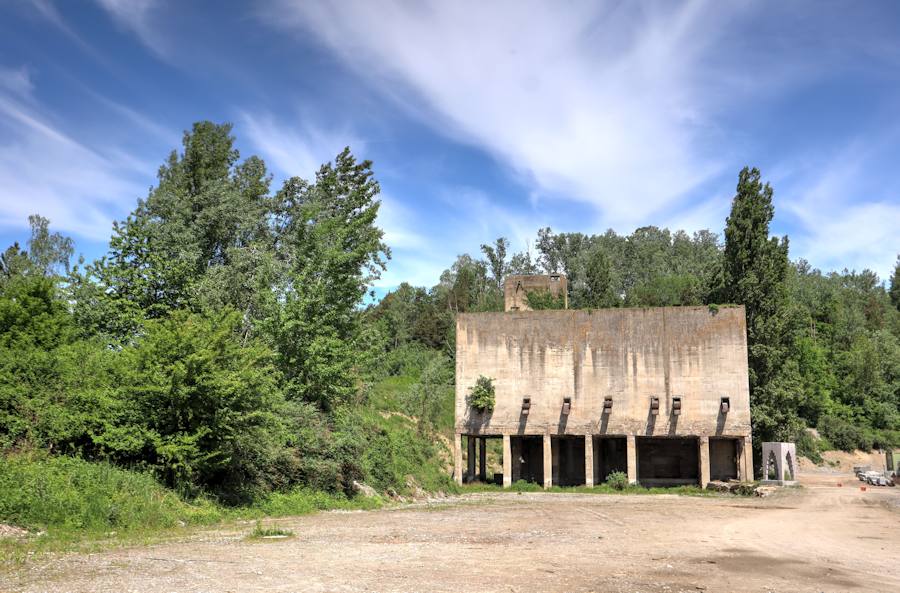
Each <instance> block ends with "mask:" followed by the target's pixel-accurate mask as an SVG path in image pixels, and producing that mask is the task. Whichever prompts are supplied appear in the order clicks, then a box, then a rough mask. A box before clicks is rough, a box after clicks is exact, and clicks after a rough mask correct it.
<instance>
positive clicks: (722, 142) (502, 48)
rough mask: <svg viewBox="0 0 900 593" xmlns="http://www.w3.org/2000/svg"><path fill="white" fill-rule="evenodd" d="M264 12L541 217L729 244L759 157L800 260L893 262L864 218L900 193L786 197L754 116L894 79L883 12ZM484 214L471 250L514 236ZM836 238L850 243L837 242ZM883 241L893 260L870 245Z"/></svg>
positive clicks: (895, 48) (899, 50) (271, 7)
mask: <svg viewBox="0 0 900 593" xmlns="http://www.w3.org/2000/svg"><path fill="white" fill-rule="evenodd" d="M266 6H267V9H266V11H265V12H264V13H263V18H264V19H265V20H266V21H267V22H268V23H269V24H270V25H271V26H274V27H279V28H282V29H284V30H288V31H296V32H298V33H299V34H301V35H303V36H304V38H308V37H309V36H313V38H315V39H318V40H319V41H320V42H321V43H322V45H324V46H325V47H327V48H329V49H330V50H331V51H332V52H333V53H334V54H335V55H336V56H339V58H340V59H341V60H342V61H343V62H344V63H345V64H347V65H348V66H349V67H350V68H352V69H353V70H354V71H356V72H357V73H358V74H359V76H360V77H361V78H362V79H364V80H366V81H367V82H368V83H369V84H370V85H372V86H373V87H374V88H377V89H379V90H380V91H381V92H383V94H385V95H386V96H389V97H392V98H393V99H395V100H396V101H397V102H398V104H400V105H401V106H402V107H403V108H405V109H406V110H407V112H408V113H410V114H412V115H414V116H415V117H418V118H420V119H421V120H422V121H425V122H427V123H429V124H430V125H432V126H433V127H434V129H436V130H438V131H439V132H440V133H442V134H444V135H446V136H448V137H450V138H452V139H454V140H458V141H463V142H466V143H469V144H471V145H474V146H477V147H479V148H481V149H482V150H484V151H486V152H488V153H489V154H491V155H493V157H494V158H495V159H496V160H497V162H498V163H500V164H501V166H502V167H504V168H507V170H509V171H511V172H512V174H513V175H514V176H516V177H517V178H518V180H519V181H520V182H521V183H522V185H523V186H525V187H526V188H527V189H528V190H529V191H530V192H531V195H532V196H534V199H533V200H532V204H531V207H532V209H535V208H539V207H540V206H542V205H543V206H544V207H545V208H546V206H547V205H548V204H551V203H556V204H559V203H561V202H558V201H556V200H560V199H563V200H564V199H566V198H569V199H574V200H577V201H581V202H584V203H586V204H589V205H592V206H593V207H595V208H596V210H597V212H598V215H597V218H598V219H599V220H601V221H602V226H603V227H604V228H605V227H607V226H609V227H613V228H615V229H617V230H619V231H621V232H630V230H632V229H633V228H635V227H636V226H642V225H645V224H657V225H658V226H669V227H670V228H672V229H675V228H682V227H683V228H687V229H688V230H697V229H700V228H712V229H713V230H718V229H721V228H722V227H723V226H724V219H725V216H727V213H728V206H729V203H730V198H731V195H732V192H733V188H734V181H735V180H736V173H737V170H738V169H739V168H740V167H742V166H743V165H744V164H745V162H746V161H747V160H750V161H751V163H759V162H760V160H759V159H760V157H763V156H764V157H765V158H764V159H763V160H768V161H769V162H770V163H774V166H775V168H780V169H782V170H783V172H784V173H785V177H784V184H783V185H780V186H779V187H781V192H780V196H781V197H785V196H787V197H788V200H787V201H786V202H784V203H785V204H793V205H792V206H789V208H788V209H787V211H790V212H793V213H794V216H795V220H796V221H798V222H799V224H800V227H799V228H798V229H797V230H798V233H797V234H798V235H799V236H797V237H795V236H794V233H793V232H792V239H793V243H792V245H795V246H797V247H799V248H800V249H795V250H792V251H794V252H796V251H801V250H807V249H809V250H819V249H821V253H822V254H823V257H829V258H832V259H831V260H830V262H832V263H837V262H839V261H845V259H844V258H842V257H840V256H841V254H846V257H847V259H846V261H855V259H854V258H856V257H857V256H855V255H853V254H859V255H858V259H859V261H863V260H865V259H866V258H869V260H872V259H875V260H877V261H887V260H888V259H890V260H891V261H893V257H894V255H893V251H892V250H894V249H896V243H897V241H896V235H895V234H893V235H892V234H891V231H890V229H889V225H884V224H882V221H872V220H870V219H872V218H873V217H876V216H886V215H889V214H892V213H893V212H894V210H895V208H896V203H897V197H896V196H887V195H886V194H880V195H882V198H875V197H870V198H869V199H868V200H867V202H866V203H859V200H857V201H856V202H855V203H854V200H853V199H848V198H847V196H852V195H854V194H853V192H852V191H849V190H850V185H851V184H852V183H853V179H850V180H849V181H848V185H847V186H846V187H845V190H847V191H849V193H845V194H844V199H842V200H838V201H835V202H833V203H827V204H826V203H823V202H822V201H818V202H815V203H812V202H810V200H809V199H805V200H804V199H800V198H799V197H798V196H799V195H803V194H802V192H801V193H800V194H791V190H790V189H788V191H787V192H785V191H784V189H785V187H788V188H791V187H800V186H801V180H800V179H799V176H798V174H797V172H796V171H795V170H792V169H793V167H792V166H791V165H792V164H793V163H791V161H795V160H797V159H802V158H804V156H805V155H802V154H798V153H797V152H793V153H792V152H787V151H786V152H783V153H780V154H777V155H771V154H769V151H768V150H767V147H768V146H769V144H767V143H766V141H765V140H764V139H762V138H760V137H759V136H758V131H757V130H754V129H751V128H750V127H748V126H751V127H752V125H753V124H748V123H747V121H752V120H747V119H746V118H745V115H746V114H752V116H753V117H754V118H756V121H764V120H765V118H766V113H767V111H766V110H767V109H769V110H771V109H773V106H774V104H775V103H777V101H779V100H784V99H786V98H787V97H789V96H791V94H792V93H796V92H797V91H798V89H802V88H808V86H809V85H810V84H814V83H815V82H816V81H819V80H832V81H833V80H837V79H838V78H836V77H838V76H839V74H837V73H838V72H841V71H843V72H852V73H856V74H858V73H859V72H861V71H862V70H865V72H866V73H867V75H872V76H876V77H879V76H880V77H882V78H883V77H884V76H889V75H890V72H895V71H896V70H895V68H893V69H892V68H891V66H896V64H897V61H898V55H900V43H897V42H896V37H895V36H892V35H893V34H892V33H891V27H889V26H887V25H886V24H885V20H886V19H884V18H883V17H882V16H881V15H880V14H879V13H878V11H875V10H869V9H862V10H860V11H854V13H853V14H852V15H850V14H847V11H846V10H844V9H842V8H841V5H840V4H839V3H838V4H834V3H827V2H826V3H824V4H821V5H816V7H815V8H816V10H813V7H812V6H810V5H809V4H801V5H779V4H777V3H774V2H738V3H721V2H713V1H707V0H685V1H681V2H665V3H660V2H640V1H637V2H628V3H621V2H578V1H573V2H566V3H565V4H563V5H560V4H559V3H547V2H540V1H536V0H524V1H521V0H520V1H513V0H499V1H496V2H490V3H484V2H475V1H472V2H438V1H435V2H422V3H413V4H411V3H408V2H404V1H402V0H388V1H386V2H379V3H372V2H365V1H364V0H347V1H343V2H330V1H326V0H269V2H268V4H267V5H266ZM785 133H790V132H789V131H787V130H785ZM833 141H835V142H838V143H841V142H843V141H844V139H833ZM797 144H800V145H802V144H803V143H802V142H798V143H797ZM804 147H805V148H807V149H808V148H809V147H808V146H804ZM763 150H765V151H766V152H764V153H763V152H761V151H763ZM832 150H833V147H832ZM785 161H786V162H787V163H788V164H787V165H784V166H782V164H781V163H782V162H785ZM736 163H739V164H738V165H736ZM732 169H734V170H732ZM864 174H865V173H864V172H862V171H857V172H856V173H854V174H853V176H852V177H854V179H855V180H856V181H857V182H858V179H859V175H864ZM551 200H552V201H551ZM475 203H484V204H490V203H491V200H490V199H489V198H485V199H484V201H483V202H481V201H479V200H475ZM562 203H564V202H562ZM485 208H487V209H491V208H493V209H494V210H495V211H494V212H492V213H490V216H491V218H489V220H490V222H488V223H485V225H482V226H485V227H489V228H481V229H479V232H478V233H474V232H473V234H472V237H471V243H469V245H468V247H467V249H468V250H472V246H473V245H478V244H480V243H481V242H484V241H485V237H487V236H497V235H498V234H501V233H503V234H507V232H509V234H513V233H512V232H510V231H512V229H506V230H503V226H504V225H503V224H502V223H498V221H499V220H503V219H504V218H507V217H509V216H510V214H511V212H513V210H512V209H510V208H500V207H498V206H496V205H491V206H485ZM791 208H793V210H791ZM532 214H533V213H532ZM848 221H854V223H855V224H860V225H862V224H866V221H869V222H871V223H873V224H869V225H868V226H869V227H870V228H871V229H872V232H873V233H874V234H870V233H869V232H855V233H854V232H851V231H852V230H853V228H856V227H853V226H852V224H850V223H848ZM534 222H538V224H537V225H534V224H533V223H534ZM592 222H593V221H592ZM523 223H524V224H525V225H528V227H527V230H524V231H523V234H525V235H527V234H530V233H533V232H534V230H535V229H536V228H537V227H539V226H546V225H544V224H542V223H540V221H539V220H538V217H537V216H533V215H529V216H527V217H525V218H523ZM470 228H471V227H470ZM573 230H576V229H573ZM581 230H584V229H581ZM498 231H499V232H498ZM832 233H838V234H840V235H841V236H842V237H845V239H844V240H834V237H832V239H831V240H828V239H826V237H827V235H828V234H832ZM876 236H877V237H878V238H879V239H880V240H883V243H882V242H880V245H884V246H885V247H884V249H883V251H885V253H881V252H880V251H881V250H882V249H881V248H875V247H873V246H872V245H871V240H872V239H873V238H875V237H876ZM892 242H893V243H892ZM887 245H894V246H892V247H887ZM888 251H891V254H887V252H888ZM867 265H869V266H870V267H871V265H873V264H872V263H871V261H870V263H868V264H867Z"/></svg>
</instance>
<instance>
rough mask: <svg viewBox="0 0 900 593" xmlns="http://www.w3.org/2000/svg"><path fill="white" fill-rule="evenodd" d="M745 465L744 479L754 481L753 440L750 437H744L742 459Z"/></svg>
mask: <svg viewBox="0 0 900 593" xmlns="http://www.w3.org/2000/svg"><path fill="white" fill-rule="evenodd" d="M742 461H743V463H744V467H743V469H744V476H743V479H744V480H745V481H747V482H752V481H753V439H751V438H750V437H744V458H743V459H742Z"/></svg>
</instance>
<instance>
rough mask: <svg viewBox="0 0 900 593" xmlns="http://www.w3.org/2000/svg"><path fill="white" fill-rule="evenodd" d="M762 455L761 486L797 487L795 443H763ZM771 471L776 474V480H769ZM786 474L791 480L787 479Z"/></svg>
mask: <svg viewBox="0 0 900 593" xmlns="http://www.w3.org/2000/svg"><path fill="white" fill-rule="evenodd" d="M762 454H763V458H762V461H763V466H762V473H763V475H762V480H760V483H761V484H777V485H778V486H796V485H797V483H798V482H797V467H796V463H797V446H796V445H795V444H794V443H763V446H762ZM770 471H773V472H775V479H774V480H773V479H769V472H770ZM785 473H787V474H788V476H787V477H788V478H790V479H787V480H786V479H785Z"/></svg>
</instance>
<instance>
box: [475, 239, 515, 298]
mask: <svg viewBox="0 0 900 593" xmlns="http://www.w3.org/2000/svg"><path fill="white" fill-rule="evenodd" d="M507 249H509V239H507V238H505V237H500V238H499V239H497V243H496V244H495V245H494V246H491V245H482V246H481V251H482V252H483V253H484V254H485V255H486V256H487V258H488V263H490V265H491V274H493V276H494V284H495V285H496V287H497V290H500V289H502V288H503V277H504V276H506V250H507Z"/></svg>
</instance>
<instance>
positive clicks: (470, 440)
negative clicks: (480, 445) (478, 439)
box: [466, 435, 475, 482]
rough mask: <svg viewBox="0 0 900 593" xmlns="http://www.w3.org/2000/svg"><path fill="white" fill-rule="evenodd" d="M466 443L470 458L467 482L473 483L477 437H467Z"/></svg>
mask: <svg viewBox="0 0 900 593" xmlns="http://www.w3.org/2000/svg"><path fill="white" fill-rule="evenodd" d="M466 442H467V443H468V456H469V464H468V465H469V473H468V474H466V482H471V481H473V480H474V479H475V437H473V436H472V435H466Z"/></svg>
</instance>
